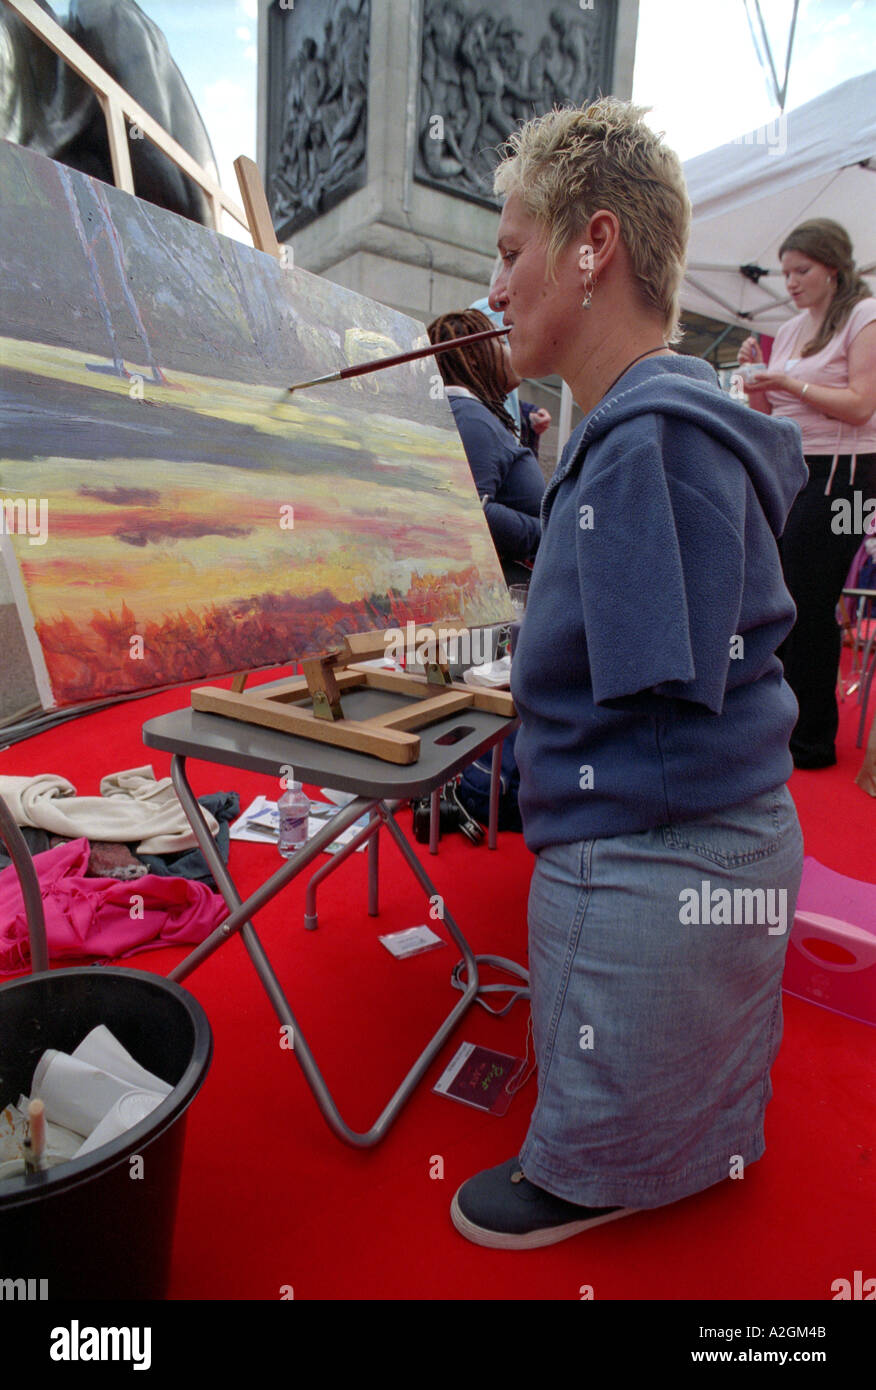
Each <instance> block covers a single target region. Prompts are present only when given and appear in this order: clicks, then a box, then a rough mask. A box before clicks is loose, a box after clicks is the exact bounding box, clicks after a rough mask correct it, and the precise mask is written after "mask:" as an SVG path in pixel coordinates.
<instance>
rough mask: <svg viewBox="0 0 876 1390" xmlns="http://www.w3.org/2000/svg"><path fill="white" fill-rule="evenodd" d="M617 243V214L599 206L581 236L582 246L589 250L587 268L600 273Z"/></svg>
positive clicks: (618, 240) (618, 223) (618, 239)
mask: <svg viewBox="0 0 876 1390" xmlns="http://www.w3.org/2000/svg"><path fill="white" fill-rule="evenodd" d="M619 244H620V222H619V221H618V218H617V214H616V213H613V212H609V211H608V209H607V208H599V209H598V211H596V212H594V213H593V215H592V217H591V218H590V220H589V222H588V223H587V228H586V231H585V235H584V236H583V237H582V238H581V245H582V247H583V246H585V245H586V246H587V247H588V249H589V251H590V258H591V264H590V266H589V269H590V270H591V271H592V272H593V274H594V275H601V274H602V272H603V271H604V270H605V269H606V268H607V267H608V266H609V265H610V264H611V262H612V261H613V260H614V257H615V255H616V254H617V248H618V245H619Z"/></svg>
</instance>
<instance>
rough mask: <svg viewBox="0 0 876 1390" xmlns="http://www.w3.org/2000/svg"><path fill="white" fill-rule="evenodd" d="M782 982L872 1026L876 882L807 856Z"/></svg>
mask: <svg viewBox="0 0 876 1390" xmlns="http://www.w3.org/2000/svg"><path fill="white" fill-rule="evenodd" d="M782 987H783V989H785V990H786V991H787V993H788V994H793V995H795V996H796V997H797V998H798V999H808V1000H809V1001H810V1003H813V1004H820V1005H821V1007H822V1008H823V1009H830V1010H832V1012H833V1013H838V1014H845V1016H846V1017H847V1018H852V1019H855V1020H856V1021H857V1022H859V1023H869V1024H870V1025H871V1026H872V1027H876V884H872V883H862V882H861V881H860V880H859V879H854V878H847V877H846V876H845V875H844V874H838V873H834V871H833V870H832V869H826V868H825V867H824V865H823V864H819V862H818V860H817V859H813V858H812V857H811V856H807V857H806V859H805V861H804V865H803V879H802V882H801V885H800V896H799V898H798V900H797V911H796V913H795V915H794V926H793V928H792V931H791V940H790V942H789V943H788V955H787V958H786V961H785V974H784V978H783V980H782Z"/></svg>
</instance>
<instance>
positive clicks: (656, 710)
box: [511, 356, 808, 852]
mask: <svg viewBox="0 0 876 1390" xmlns="http://www.w3.org/2000/svg"><path fill="white" fill-rule="evenodd" d="M807 476H808V474H807V469H806V465H805V463H804V461H803V452H802V446H801V442H800V432H799V429H798V427H797V425H796V424H794V423H793V422H792V421H790V420H779V419H772V418H771V417H770V416H767V415H762V414H759V413H758V412H756V411H754V410H751V409H750V408H749V407H748V406H746V405H744V404H743V403H742V402H740V401H737V400H734V399H733V398H732V397H730V396H728V395H726V394H725V393H724V392H723V391H722V390H721V388H720V386H719V384H718V379H717V377H716V375H715V372H714V371H713V369H712V368H711V367H710V366H709V365H708V364H707V363H705V362H702V361H700V360H699V359H698V358H693V357H681V356H679V357H661V358H655V359H652V360H651V361H646V362H642V363H640V364H637V365H636V366H634V367H632V368H630V369H629V370H628V371H627V372H625V373H624V375H623V377H621V379H620V380H619V381H618V382H616V383H615V385H614V386H613V387H612V388H611V390H610V392H609V393H608V395H607V396H605V397H604V398H603V399H602V400H601V401H600V402H599V404H598V405H597V406H596V407H595V408H594V409H593V410H592V411H591V412H590V414H589V415H588V416H586V418H585V419H584V420H582V421H581V423H580V425H579V426H578V427H577V429H576V430H575V431H574V433H573V434H572V436H571V438H570V439H569V442H568V444H567V445H566V448H565V450H564V451H563V454H562V457H561V459H560V462H559V464H558V466H557V470H556V472H555V473H554V476H553V478H552V479H551V481H550V483H549V484H548V486H547V490H546V492H545V496H544V502H543V504H542V542H541V546H540V547H539V551H538V556H537V558H536V562H535V568H534V570H533V576H532V583H531V585H530V590H529V598H528V601H527V607H526V616H525V618H524V621H523V623H522V625H521V628H520V634H519V637H518V641H517V645H516V648H515V653H514V660H513V663H512V673H511V689H512V692H513V695H514V700H515V704H516V706H517V709H518V712H519V714H520V716H521V729H520V732H519V734H518V736H517V745H516V754H517V761H518V764H519V767H520V809H521V814H522V818H523V829H524V836H525V839H526V844H527V846H528V847H529V849H531V850H533V851H535V852H537V851H538V850H540V849H543V848H544V847H545V846H547V845H551V844H568V843H571V842H574V841H576V840H583V839H591V838H595V837H601V836H606V835H621V834H627V833H631V832H635V831H639V830H648V829H652V828H654V827H656V826H661V825H671V824H679V823H681V822H684V821H687V820H691V819H693V818H695V817H697V816H701V815H706V814H708V813H709V812H713V811H717V810H720V809H722V808H724V807H727V806H734V805H738V804H739V803H741V802H743V801H747V800H749V799H750V798H751V797H754V796H757V795H759V794H760V793H762V792H765V791H769V790H772V789H774V788H776V787H779V786H781V785H782V784H783V783H785V782H786V781H787V780H788V778H789V776H790V775H791V771H792V761H791V756H790V753H789V751H788V739H789V737H790V734H791V731H792V729H793V727H794V724H795V722H796V718H797V702H796V700H795V698H794V695H793V693H792V691H791V690H790V688H789V686H788V685H787V684H786V683H785V681H784V679H783V676H782V667H781V663H780V662H779V660H778V658H777V657H776V655H775V651H776V648H777V647H778V645H779V644H780V642H781V641H782V640H783V638H784V637H785V635H786V633H787V632H788V631H789V630H790V628H791V626H792V624H793V621H794V616H795V611H794V604H793V601H792V600H791V597H790V595H789V594H788V591H787V589H786V588H785V583H784V580H783V577H782V569H781V564H780V560H779V552H778V546H777V543H776V542H777V538H778V537H779V536H780V535H781V534H782V531H783V530H784V527H785V521H786V519H787V516H788V512H789V510H790V507H791V503H792V502H793V500H794V498H795V496H796V495H797V493H798V492H799V491H800V489H801V487H803V485H804V483H805V481H806V478H807Z"/></svg>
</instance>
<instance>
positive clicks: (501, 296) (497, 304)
mask: <svg viewBox="0 0 876 1390" xmlns="http://www.w3.org/2000/svg"><path fill="white" fill-rule="evenodd" d="M488 303H489V305H490V308H491V309H492V311H493V313H494V314H501V312H502V310H503V309H504V308H505V305H506V304H507V303H508V292H507V290H506V289H505V277H504V275H500V276H499V278H498V280H497V281H496V283H495V285H494V286H493V288H492V289H491V290H490V293H489V296H488Z"/></svg>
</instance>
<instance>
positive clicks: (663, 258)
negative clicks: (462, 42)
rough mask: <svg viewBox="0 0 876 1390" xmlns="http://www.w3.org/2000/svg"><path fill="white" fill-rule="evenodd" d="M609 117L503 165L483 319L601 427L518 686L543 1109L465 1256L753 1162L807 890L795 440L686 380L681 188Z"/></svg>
mask: <svg viewBox="0 0 876 1390" xmlns="http://www.w3.org/2000/svg"><path fill="white" fill-rule="evenodd" d="M641 117H642V112H640V111H639V110H638V109H636V108H634V107H631V106H629V105H627V104H626V103H624V102H622V101H619V100H615V99H613V98H605V99H602V100H600V101H597V102H595V103H594V104H593V105H591V106H589V107H587V108H586V109H580V110H576V109H567V110H562V111H553V112H550V113H549V114H548V115H546V116H543V117H540V118H538V119H537V120H534V121H531V122H529V123H528V124H527V125H526V126H524V127H523V128H522V129H521V130H519V131H518V132H517V133H516V134H515V135H513V136H512V137H511V140H510V141H509V146H508V154H507V158H505V159H504V160H503V162H502V164H501V165H500V166H499V169H498V171H497V174H496V179H495V187H496V191H497V192H499V193H501V194H504V195H505V203H504V208H503V211H502V217H501V222H500V226H499V249H500V252H501V253H502V256H503V260H504V270H503V273H502V275H501V276H500V277H499V279H498V281H497V282H496V285H495V287H494V290H493V294H492V306H493V308H494V309H501V310H502V312H503V317H504V321H505V323H507V324H510V325H511V326H512V327H511V360H512V366H513V370H514V372H515V374H516V375H518V376H527V377H536V378H537V377H543V376H546V375H548V374H551V373H558V374H559V375H561V376H562V377H563V378H564V379H565V380H566V381H567V382H568V383H569V386H570V388H571V390H572V394H573V396H574V398H575V400H576V401H577V403H578V405H579V406H580V408H581V410H582V411H583V412H584V419H583V420H582V421H581V423H580V424H579V426H578V427H577V428H576V430H575V431H574V432H573V434H572V436H571V438H570V440H569V443H568V445H567V447H566V449H565V451H564V453H563V455H562V458H561V460H560V462H559V465H558V467H557V470H556V472H555V474H554V476H553V478H552V479H551V481H550V483H549V484H548V486H547V490H546V493H545V499H544V507H543V518H544V530H543V535H542V541H541V545H540V546H539V551H538V555H537V557H536V561H535V566H534V570H533V575H532V582H531V585H530V591H529V601H528V604H527V609H526V614H525V617H524V619H523V622H522V624H521V629H520V636H519V641H518V645H517V648H516V651H515V656H514V660H513V663H512V692H513V694H514V697H515V702H516V705H517V709H518V711H519V713H520V716H521V721H522V724H521V729H520V732H519V734H518V738H517V756H518V762H519V765H520V777H521V783H520V806H521V812H522V816H523V826H524V835H525V838H526V842H527V844H528V846H529V848H530V849H531V850H533V851H534V853H535V855H536V867H535V871H534V874H533V880H532V886H531V890H530V899H529V962H530V982H531V991H532V1019H533V1038H534V1043H535V1053H536V1060H537V1063H538V1074H539V1075H538V1098H537V1102H536V1105H535V1109H534V1111H533V1114H532V1118H531V1121H530V1125H529V1132H528V1134H527V1136H526V1139H525V1142H524V1144H523V1147H522V1149H521V1150H520V1154H519V1156H518V1157H515V1158H512V1159H510V1160H508V1161H507V1162H506V1163H503V1164H501V1165H499V1167H497V1168H493V1169H490V1170H488V1171H486V1172H484V1173H480V1174H478V1175H477V1176H476V1177H473V1178H471V1179H469V1180H468V1181H467V1182H466V1183H464V1184H463V1185H462V1187H461V1188H460V1189H459V1191H458V1192H457V1193H456V1196H455V1197H454V1199H453V1205H452V1208H451V1215H452V1219H453V1221H454V1224H455V1225H456V1227H457V1229H458V1230H459V1231H460V1232H461V1233H462V1234H463V1235H465V1236H466V1237H467V1238H468V1239H470V1240H473V1241H475V1242H476V1243H478V1244H482V1245H489V1246H493V1247H496V1248H506V1249H519V1248H529V1247H533V1246H539V1245H547V1244H551V1243H553V1242H555V1241H558V1240H563V1239H565V1238H566V1237H567V1236H571V1235H575V1234H577V1233H578V1232H580V1231H583V1230H586V1229H587V1228H588V1227H589V1226H592V1225H594V1224H598V1223H600V1222H603V1221H610V1220H614V1219H615V1218H617V1217H619V1216H624V1215H626V1214H627V1213H628V1212H630V1211H634V1210H636V1209H641V1208H647V1207H657V1206H662V1205H664V1204H666V1203H669V1202H674V1201H677V1200H679V1199H680V1198H683V1197H686V1196H688V1195H689V1194H691V1193H694V1192H698V1191H700V1190H701V1189H703V1188H706V1187H709V1186H710V1185H711V1184H713V1183H717V1182H720V1181H721V1180H722V1179H726V1178H728V1177H729V1176H731V1174H734V1173H736V1174H738V1173H739V1172H740V1171H741V1167H740V1165H742V1166H744V1165H746V1164H749V1163H752V1162H754V1161H755V1160H756V1159H758V1158H759V1157H760V1156H761V1154H762V1153H763V1151H764V1110H765V1107H766V1103H767V1101H768V1099H769V1096H770V1082H769V1073H770V1067H771V1065H772V1062H773V1059H774V1058H775V1055H776V1052H777V1050H778V1046H779V1040H780V1035H781V996H780V984H781V977H782V969H783V965H784V957H785V948H786V943H787V933H788V931H789V930H790V924H791V922H792V920H793V912H794V903H795V900H796V895H797V891H798V888H799V882H800V875H801V871H802V862H803V847H802V837H801V834H800V828H799V824H798V821H797V816H796V813H795V810H794V806H793V803H792V801H791V799H790V796H789V794H788V791H787V787H786V785H785V784H786V782H787V780H788V777H789V776H790V773H791V769H792V764H791V758H790V755H789V752H788V738H789V735H790V732H791V729H792V728H793V725H794V720H795V717H796V704H795V701H794V697H793V694H792V693H791V691H790V690H789V688H788V686H787V685H786V684H785V683H784V681H783V678H782V669H781V665H780V663H779V661H778V660H777V659H776V656H775V650H776V647H777V646H778V644H779V643H780V642H781V641H782V639H783V638H784V637H785V636H786V634H787V632H788V631H789V629H790V627H791V624H792V621H793V616H794V609H793V604H792V603H791V600H790V598H789V595H788V592H787V590H786V588H785V585H784V582H783V579H782V572H781V565H780V561H779V554H778V546H777V539H776V538H777V537H778V536H779V535H780V534H781V532H782V529H783V527H784V524H785V520H786V517H787V514H788V511H789V509H790V506H791V503H792V501H793V499H794V497H795V495H796V493H797V492H798V491H799V489H800V487H801V486H802V485H803V482H804V480H805V467H804V464H803V459H802V454H801V449H800V442H799V434H798V432H797V429H796V427H795V426H794V425H792V424H791V423H790V422H788V421H783V420H771V419H766V418H765V417H764V416H763V415H760V414H757V413H756V412H754V411H752V410H750V409H749V408H748V407H747V406H746V405H745V404H744V403H742V402H739V401H736V400H734V399H732V398H731V397H729V396H727V395H725V394H724V393H723V392H722V391H721V389H720V387H719V384H718V381H717V378H716V376H715V373H714V371H713V370H712V368H711V367H710V366H708V365H707V364H705V363H704V362H701V361H699V360H698V359H695V358H691V357H683V356H679V355H677V354H675V353H674V352H673V351H672V350H671V347H670V346H669V344H671V343H672V342H673V341H675V340H676V339H677V337H678V314H679V306H678V289H679V285H680V281H681V276H682V269H683V265H684V257H685V248H686V245H687V239H688V232H689V225H690V207H689V203H688V199H687V194H686V191H685V187H684V182H683V178H682V174H681V167H680V165H679V162H678V160H677V158H676V156H675V155H674V154H673V153H672V152H671V151H669V150H667V149H666V148H665V147H664V146H663V144H662V142H661V140H660V137H658V136H657V135H655V134H654V132H653V131H651V130H650V128H649V127H648V126H647V125H646V124H645V123H644V121H643V120H642V119H641Z"/></svg>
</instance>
